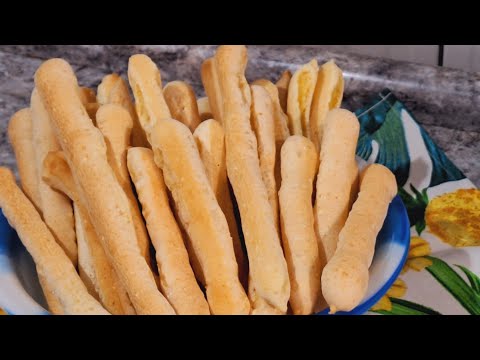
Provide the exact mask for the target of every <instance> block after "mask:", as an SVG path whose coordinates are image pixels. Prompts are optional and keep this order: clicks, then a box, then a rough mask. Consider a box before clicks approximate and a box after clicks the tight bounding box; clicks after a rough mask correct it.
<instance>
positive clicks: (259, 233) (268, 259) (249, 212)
mask: <svg viewBox="0 0 480 360" xmlns="http://www.w3.org/2000/svg"><path fill="white" fill-rule="evenodd" d="M215 62H216V66H217V67H218V73H219V79H220V85H221V89H222V97H223V100H224V101H223V104H224V114H225V117H224V128H225V144H226V153H227V155H226V157H227V172H228V177H229V179H230V182H231V184H232V187H233V190H234V192H235V196H236V198H237V201H238V206H239V209H240V215H241V218H242V227H243V231H244V235H245V243H246V246H247V253H248V259H249V265H250V282H249V296H250V300H251V302H252V305H253V310H254V312H257V311H261V310H260V309H262V308H264V307H270V308H274V309H276V310H278V311H279V312H281V313H283V314H284V313H286V311H287V303H288V299H289V297H290V282H289V278H288V270H287V263H286V261H285V258H284V256H283V251H282V247H281V244H280V240H279V235H278V233H277V231H276V229H275V222H274V220H273V212H272V210H271V206H270V203H269V202H268V193H267V189H266V187H265V184H264V183H263V180H262V175H261V171H260V164H259V160H258V151H257V141H256V138H255V134H254V132H253V131H252V128H251V126H250V104H251V94H250V87H249V86H248V83H247V80H246V79H245V75H244V74H245V68H246V65H247V50H246V48H245V47H244V46H221V47H219V48H218V50H217V53H216V55H215Z"/></svg>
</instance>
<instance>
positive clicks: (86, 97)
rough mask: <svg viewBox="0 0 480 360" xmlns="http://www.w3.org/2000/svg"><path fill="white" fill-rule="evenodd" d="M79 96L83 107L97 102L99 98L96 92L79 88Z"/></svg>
mask: <svg viewBox="0 0 480 360" xmlns="http://www.w3.org/2000/svg"><path fill="white" fill-rule="evenodd" d="M78 96H79V97H80V101H81V102H82V104H83V105H87V104H90V103H96V102H97V96H96V95H95V91H93V90H92V89H90V88H87V87H79V88H78Z"/></svg>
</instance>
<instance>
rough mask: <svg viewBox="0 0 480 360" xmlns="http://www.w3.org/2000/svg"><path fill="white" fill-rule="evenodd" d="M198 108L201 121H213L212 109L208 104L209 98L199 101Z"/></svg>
mask: <svg viewBox="0 0 480 360" xmlns="http://www.w3.org/2000/svg"><path fill="white" fill-rule="evenodd" d="M197 108H198V114H199V116H200V121H205V120H208V119H213V114H212V110H211V109H210V104H209V103H208V98H207V97H203V98H200V99H198V100H197Z"/></svg>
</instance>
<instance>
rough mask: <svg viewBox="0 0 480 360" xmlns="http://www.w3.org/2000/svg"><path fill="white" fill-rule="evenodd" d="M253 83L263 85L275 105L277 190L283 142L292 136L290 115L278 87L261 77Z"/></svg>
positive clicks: (280, 179)
mask: <svg viewBox="0 0 480 360" xmlns="http://www.w3.org/2000/svg"><path fill="white" fill-rule="evenodd" d="M253 85H260V86H263V88H264V89H265V90H267V91H268V93H269V94H270V99H271V100H272V105H273V118H274V123H275V182H276V184H277V192H278V190H279V189H280V184H281V182H282V178H281V176H280V153H281V150H282V146H283V143H284V142H285V140H287V138H288V137H289V136H290V130H288V116H287V115H286V114H285V113H284V112H283V110H282V107H281V105H280V101H279V97H278V89H277V87H276V86H275V85H274V84H273V83H272V82H271V81H268V80H265V79H260V80H257V81H255V82H254V83H253Z"/></svg>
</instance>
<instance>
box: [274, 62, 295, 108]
mask: <svg viewBox="0 0 480 360" xmlns="http://www.w3.org/2000/svg"><path fill="white" fill-rule="evenodd" d="M291 79H292V73H291V72H290V70H287V71H284V72H283V73H282V76H280V79H278V81H277V83H276V84H275V85H276V86H277V88H278V98H279V99H280V105H281V106H282V110H283V112H284V113H286V112H287V100H288V86H289V85H290V80H291Z"/></svg>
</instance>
